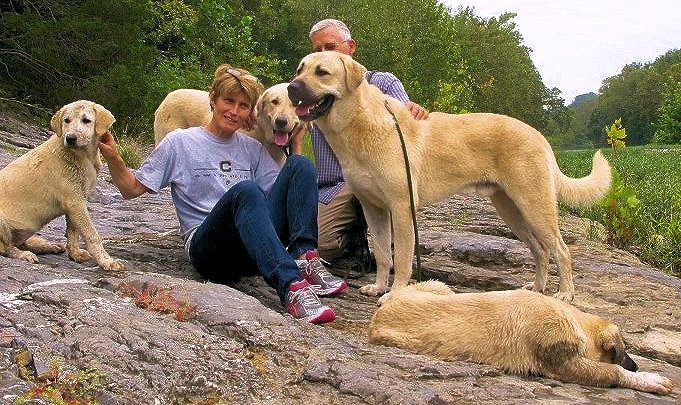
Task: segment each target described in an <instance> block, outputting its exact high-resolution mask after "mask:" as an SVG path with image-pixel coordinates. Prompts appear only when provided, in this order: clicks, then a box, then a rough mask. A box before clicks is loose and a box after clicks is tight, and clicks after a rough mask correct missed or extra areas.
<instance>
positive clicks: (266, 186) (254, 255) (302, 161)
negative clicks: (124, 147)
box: [100, 65, 346, 323]
mask: <svg viewBox="0 0 681 405" xmlns="http://www.w3.org/2000/svg"><path fill="white" fill-rule="evenodd" d="M262 90H263V87H262V85H261V84H260V82H259V81H258V79H257V78H256V77H254V76H253V75H252V74H250V73H249V72H248V71H246V70H243V69H239V68H235V67H232V66H230V65H221V66H219V67H218V68H217V70H216V71H215V76H214V80H213V83H212V84H211V86H210V89H209V98H210V105H211V109H212V113H213V114H212V119H211V121H210V123H208V125H206V126H205V127H193V128H187V129H178V130H175V131H173V132H171V133H169V134H168V135H167V136H166V137H165V138H164V139H163V140H162V141H161V142H160V143H159V144H158V145H157V146H156V148H154V150H153V151H152V153H151V154H150V155H149V156H148V157H147V159H146V160H145V161H144V163H143V164H142V166H141V167H140V168H139V169H138V170H136V171H132V170H130V169H128V168H127V167H126V166H125V163H124V162H123V160H122V159H121V156H120V155H119V154H118V152H117V150H116V147H115V146H116V145H115V141H114V139H113V137H112V136H111V135H108V136H105V137H103V138H102V141H101V142H100V150H101V152H102V155H103V156H104V157H105V159H106V160H107V161H108V162H109V169H110V171H111V176H112V179H113V182H114V184H115V185H116V187H118V189H119V190H120V191H121V194H122V196H123V197H124V198H125V199H130V198H135V197H137V196H140V195H142V194H144V193H147V192H149V193H157V192H158V191H159V190H160V189H161V188H164V187H166V186H170V190H171V194H172V197H173V202H174V204H175V209H176V212H177V217H178V218H179V220H180V232H181V233H182V238H183V240H184V243H185V251H186V253H187V256H188V257H189V260H190V261H191V262H192V265H193V266H194V268H195V269H196V270H197V271H198V272H199V273H200V274H201V275H202V276H204V277H206V278H208V279H210V280H212V281H215V282H219V283H224V282H228V281H230V280H234V279H236V278H238V277H240V276H243V275H250V274H261V275H262V276H263V277H264V278H265V280H266V281H267V283H268V284H269V285H271V286H272V287H273V288H274V289H275V290H276V291H277V293H278V295H279V297H280V299H281V301H282V304H283V305H284V307H285V308H286V311H287V312H288V313H290V314H291V315H293V317H295V318H296V319H302V320H305V321H308V322H312V323H322V322H329V321H332V320H333V319H334V318H335V314H334V312H333V310H332V309H331V308H329V307H328V306H326V305H323V304H322V303H321V302H320V301H319V298H318V297H317V295H333V294H338V293H340V292H341V291H342V290H344V289H345V288H346V284H345V281H343V280H342V279H339V278H337V277H335V276H333V275H331V274H330V273H329V272H328V271H327V270H326V268H325V267H324V266H323V264H322V263H321V261H320V259H319V255H318V254H317V189H316V184H315V171H314V167H313V166H312V163H311V162H310V161H309V160H307V159H306V158H305V157H302V156H291V157H290V158H289V159H288V160H287V162H286V164H285V165H284V167H282V168H281V170H280V169H279V167H278V165H277V164H276V162H275V161H274V160H273V159H272V157H271V156H270V155H269V154H268V153H267V150H266V149H265V148H264V147H263V146H262V145H261V144H260V143H259V142H258V141H256V140H254V139H252V138H250V137H249V136H247V135H245V134H243V133H240V132H239V130H240V129H241V128H243V127H244V126H245V125H247V123H248V122H249V121H250V122H252V120H253V117H252V114H253V107H254V106H255V104H256V101H257V99H258V97H259V96H260V93H261V92H262Z"/></svg>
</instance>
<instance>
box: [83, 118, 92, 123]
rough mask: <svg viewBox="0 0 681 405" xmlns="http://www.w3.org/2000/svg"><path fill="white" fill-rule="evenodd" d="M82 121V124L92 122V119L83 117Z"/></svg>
mask: <svg viewBox="0 0 681 405" xmlns="http://www.w3.org/2000/svg"><path fill="white" fill-rule="evenodd" d="M82 121H83V124H89V123H91V122H92V120H91V119H89V118H83V120H82Z"/></svg>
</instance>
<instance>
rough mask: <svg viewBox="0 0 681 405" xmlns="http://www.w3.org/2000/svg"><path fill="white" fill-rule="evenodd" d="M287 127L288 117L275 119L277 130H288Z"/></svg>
mask: <svg viewBox="0 0 681 405" xmlns="http://www.w3.org/2000/svg"><path fill="white" fill-rule="evenodd" d="M287 125H288V120H287V119H286V117H284V118H282V117H277V118H275V119H274V126H275V128H277V129H280V128H286V126H287Z"/></svg>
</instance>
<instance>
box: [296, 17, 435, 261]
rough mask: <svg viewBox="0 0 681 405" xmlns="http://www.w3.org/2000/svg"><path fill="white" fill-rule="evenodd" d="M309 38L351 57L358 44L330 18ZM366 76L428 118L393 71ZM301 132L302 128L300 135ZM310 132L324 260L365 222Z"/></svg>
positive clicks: (327, 150)
mask: <svg viewBox="0 0 681 405" xmlns="http://www.w3.org/2000/svg"><path fill="white" fill-rule="evenodd" d="M310 41H311V42H312V49H313V51H314V52H321V51H336V52H341V53H344V54H346V55H349V56H353V54H354V53H355V49H356V47H357V43H356V42H355V40H354V39H352V35H351V34H350V30H349V29H348V26H347V25H345V23H343V22H342V21H339V20H335V19H332V18H328V19H325V20H321V21H319V22H317V23H316V24H314V25H313V26H312V29H310ZM366 79H367V81H368V82H369V84H372V85H374V86H376V87H378V88H379V89H380V90H381V91H382V92H383V93H384V94H386V95H388V96H391V97H394V98H396V99H398V100H400V101H402V102H403V103H404V105H405V106H406V107H407V109H409V111H410V112H411V114H412V115H413V116H414V118H416V119H425V118H427V117H428V111H426V109H424V108H423V107H421V106H420V105H418V104H416V103H414V102H412V101H410V100H409V96H407V93H406V91H405V89H404V86H403V85H402V82H401V81H400V80H399V79H398V78H397V77H396V76H395V75H393V74H392V73H387V72H379V71H368V72H367V75H366ZM302 133H303V131H301V132H300V133H299V134H301V135H302ZM310 134H311V137H312V148H313V151H314V155H315V164H316V169H317V186H318V188H319V204H318V209H319V214H318V217H317V219H318V225H319V241H318V243H319V247H318V249H319V255H320V256H321V257H322V258H323V259H325V260H328V261H333V260H334V259H337V258H338V257H340V256H341V255H342V254H343V253H344V251H345V250H346V247H348V243H349V242H350V241H351V240H353V239H355V238H354V237H355V236H356V235H357V232H356V231H357V229H358V228H359V230H360V232H359V233H361V235H362V238H366V222H365V221H364V215H363V213H362V208H361V206H360V204H359V201H358V200H357V198H356V197H355V196H354V195H353V194H352V192H351V191H350V190H349V189H348V187H347V184H346V183H345V180H344V179H343V171H342V170H341V167H340V163H339V162H338V158H337V157H336V155H335V154H334V153H333V151H332V150H331V147H330V146H329V144H328V143H327V142H326V139H325V137H324V134H323V133H322V132H321V131H320V130H319V128H318V127H317V126H315V125H314V124H312V125H311V126H310ZM296 138H297V139H295V140H294V142H295V143H294V147H293V150H294V152H295V153H301V152H302V142H301V140H300V138H301V137H300V136H297V137H296ZM353 241H356V240H353Z"/></svg>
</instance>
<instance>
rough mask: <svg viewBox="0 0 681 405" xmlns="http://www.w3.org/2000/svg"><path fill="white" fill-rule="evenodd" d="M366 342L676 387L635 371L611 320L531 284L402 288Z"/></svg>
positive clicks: (552, 374) (647, 386)
mask: <svg viewBox="0 0 681 405" xmlns="http://www.w3.org/2000/svg"><path fill="white" fill-rule="evenodd" d="M369 341H370V342H372V343H376V344H382V345H389V346H397V347H401V348H404V349H407V350H411V351H414V352H418V353H423V354H428V355H432V356H435V357H438V358H441V359H444V360H455V359H456V360H469V361H474V362H478V363H485V364H491V365H493V366H496V367H499V368H501V369H503V370H504V371H506V372H509V373H514V374H522V375H543V376H546V377H549V378H554V379H556V380H560V381H564V382H571V383H578V384H584V385H593V386H599V387H626V388H633V389H636V390H640V391H647V392H654V393H657V394H668V393H669V392H671V390H672V387H673V385H672V382H671V381H670V380H669V379H667V378H665V377H662V376H660V375H657V374H654V373H646V372H639V373H636V372H634V371H636V370H637V368H638V366H637V365H636V363H634V361H633V360H631V358H630V357H629V356H628V355H627V353H626V352H625V347H624V341H623V339H622V335H621V333H620V331H619V329H618V328H617V326H615V325H614V324H613V323H611V322H609V321H607V320H606V319H603V318H600V317H598V316H594V315H590V314H587V313H584V312H582V311H580V310H578V309H577V308H575V307H573V306H571V305H570V304H567V303H565V302H563V301H560V300H558V299H555V298H552V297H547V296H545V295H542V294H539V293H536V292H532V291H528V290H509V291H494V292H486V293H466V294H454V292H452V291H451V290H450V289H449V287H448V286H447V285H445V284H444V283H441V282H439V281H426V282H423V283H417V284H412V285H409V286H407V287H401V288H398V289H395V290H393V291H392V292H391V294H390V296H389V297H388V298H387V299H386V301H385V302H384V303H383V305H382V306H381V307H380V308H379V309H378V310H377V311H376V313H375V314H374V316H373V318H372V319H371V323H370V325H369Z"/></svg>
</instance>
